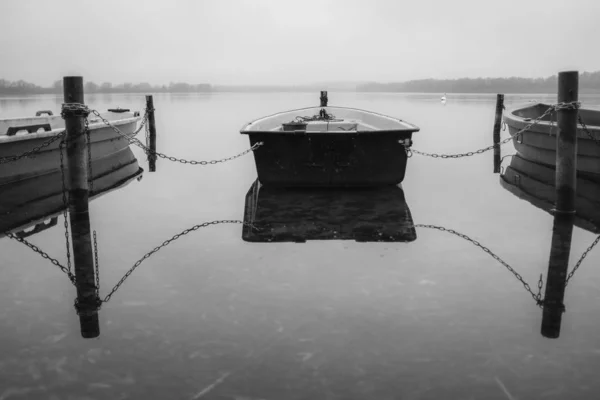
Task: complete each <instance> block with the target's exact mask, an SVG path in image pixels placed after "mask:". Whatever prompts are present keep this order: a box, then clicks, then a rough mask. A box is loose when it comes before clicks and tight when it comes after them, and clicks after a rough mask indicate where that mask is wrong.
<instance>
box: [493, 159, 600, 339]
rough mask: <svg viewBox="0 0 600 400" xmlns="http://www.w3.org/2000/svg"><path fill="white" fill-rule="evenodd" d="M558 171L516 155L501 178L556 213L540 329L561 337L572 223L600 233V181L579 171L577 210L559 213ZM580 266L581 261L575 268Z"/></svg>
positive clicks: (513, 190)
mask: <svg viewBox="0 0 600 400" xmlns="http://www.w3.org/2000/svg"><path fill="white" fill-rule="evenodd" d="M555 173H556V171H555V169H554V168H553V167H551V166H547V165H542V164H538V163H535V162H532V161H529V160H526V159H524V158H522V157H520V156H519V155H515V156H513V158H512V160H511V163H510V165H509V166H508V167H507V168H506V171H505V172H504V174H503V175H502V176H501V177H500V184H501V186H502V187H503V188H505V189H506V190H508V191H509V192H511V193H512V194H514V195H515V196H517V197H519V198H521V199H523V200H526V201H527V202H529V203H531V204H532V205H534V206H535V207H537V208H539V209H542V210H544V211H546V212H548V213H550V214H553V215H554V225H553V229H552V244H551V250H550V259H549V262H548V273H547V279H546V289H545V295H544V301H543V310H544V311H543V317H542V329H541V333H542V335H543V336H544V337H548V338H558V337H559V336H560V328H561V321H562V313H563V312H564V311H565V306H564V304H563V299H564V294H565V288H566V286H567V283H568V281H569V279H570V278H571V277H572V275H573V273H574V271H572V272H571V273H570V274H569V275H567V270H568V262H569V256H570V252H571V239H572V235H573V226H577V227H579V228H582V229H585V230H587V231H589V232H592V233H596V234H598V233H600V228H599V226H600V211H599V210H600V196H599V194H600V181H599V180H598V178H597V177H594V176H592V175H585V174H579V175H578V177H577V184H576V187H577V192H576V198H575V208H576V210H575V213H574V214H569V213H558V212H554V211H553V210H554V205H555V201H556V189H555ZM582 258H583V257H582ZM581 260H582V259H580V261H581ZM578 265H579V263H578V264H577V265H576V268H577V267H578Z"/></svg>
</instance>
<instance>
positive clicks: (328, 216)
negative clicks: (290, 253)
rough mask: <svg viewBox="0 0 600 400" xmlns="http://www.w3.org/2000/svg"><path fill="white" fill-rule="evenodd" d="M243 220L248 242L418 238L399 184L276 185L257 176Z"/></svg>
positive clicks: (244, 232)
mask: <svg viewBox="0 0 600 400" xmlns="http://www.w3.org/2000/svg"><path fill="white" fill-rule="evenodd" d="M244 223H245V224H244V227H243V228H242V229H243V231H242V239H243V240H244V241H247V242H263V243H270V242H296V243H303V242H306V241H308V240H355V241H357V242H411V241H414V240H416V238H417V234H416V231H415V227H414V223H413V219H412V216H411V213H410V209H409V208H408V205H407V204H406V200H405V197H404V191H403V190H402V187H401V185H389V186H383V187H378V188H352V189H348V188H281V187H272V186H264V185H262V183H261V182H259V180H256V181H255V182H254V183H253V184H252V186H251V187H250V189H249V190H248V193H247V195H246V202H245V209H244Z"/></svg>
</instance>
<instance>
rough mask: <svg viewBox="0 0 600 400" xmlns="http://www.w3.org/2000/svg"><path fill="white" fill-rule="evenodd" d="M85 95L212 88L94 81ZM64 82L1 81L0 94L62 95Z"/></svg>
mask: <svg viewBox="0 0 600 400" xmlns="http://www.w3.org/2000/svg"><path fill="white" fill-rule="evenodd" d="M84 90H85V93H156V92H164V93H197V92H210V91H212V87H211V85H210V84H208V83H201V84H189V83H183V82H171V83H169V85H151V84H149V83H147V82H143V83H135V84H134V83H130V82H126V83H121V84H118V85H113V84H112V83H110V82H104V83H101V84H97V83H95V82H92V81H88V82H85V83H84ZM62 92H63V82H62V80H57V81H55V82H54V83H53V84H52V86H51V87H42V86H38V85H36V84H33V83H30V82H26V81H24V80H18V81H8V80H6V79H0V94H45V93H56V94H62Z"/></svg>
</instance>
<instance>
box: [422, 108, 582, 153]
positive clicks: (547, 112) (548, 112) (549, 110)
mask: <svg viewBox="0 0 600 400" xmlns="http://www.w3.org/2000/svg"><path fill="white" fill-rule="evenodd" d="M579 106H580V103H579V102H571V103H558V104H555V105H553V106H550V107H549V108H548V109H547V110H546V111H545V112H544V113H543V114H542V115H540V116H539V117H537V118H536V119H534V120H533V122H531V123H530V124H528V125H526V126H525V128H523V129H521V130H520V131H518V132H517V133H515V134H514V135H511V136H510V137H508V138H506V139H504V140H502V141H501V142H500V143H498V144H497V145H496V144H493V145H491V146H488V147H484V148H483V149H479V150H476V151H469V152H467V153H457V154H436V153H427V152H424V151H419V150H415V149H411V150H412V152H413V153H415V154H420V155H422V156H427V157H433V158H461V157H470V156H473V155H475V154H481V153H485V152H486V151H490V150H492V149H494V148H495V147H496V146H502V145H503V144H506V143H508V142H510V141H511V140H512V139H513V137H515V136H516V135H519V134H521V133H523V132H525V131H527V130H528V129H530V128H531V127H533V126H535V125H537V124H539V123H540V122H541V120H542V119H543V118H544V117H545V116H547V115H548V114H551V113H552V112H554V111H558V110H572V109H578V108H579Z"/></svg>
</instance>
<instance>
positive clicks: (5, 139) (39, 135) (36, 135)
mask: <svg viewBox="0 0 600 400" xmlns="http://www.w3.org/2000/svg"><path fill="white" fill-rule="evenodd" d="M30 118H31V117H19V118H5V119H6V120H18V119H30ZM34 118H35V117H34ZM141 119H142V117H141V116H138V117H128V118H121V119H115V120H108V121H109V122H110V124H111V125H112V126H120V125H126V124H129V123H132V122H135V123H137V122H138V121H139V120H141ZM88 127H89V128H90V131H94V130H99V129H102V128H111V127H110V126H108V125H106V124H105V123H104V122H102V121H100V122H92V123H88ZM64 130H65V128H54V129H52V130H49V131H42V132H33V133H27V134H21V135H12V136H8V135H6V134H5V133H2V134H0V143H10V142H18V141H24V140H33V139H43V138H50V137H52V136H56V135H57V134H58V133H59V132H62V131H64ZM115 133H116V132H115ZM123 134H124V135H126V134H127V133H125V132H123Z"/></svg>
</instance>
